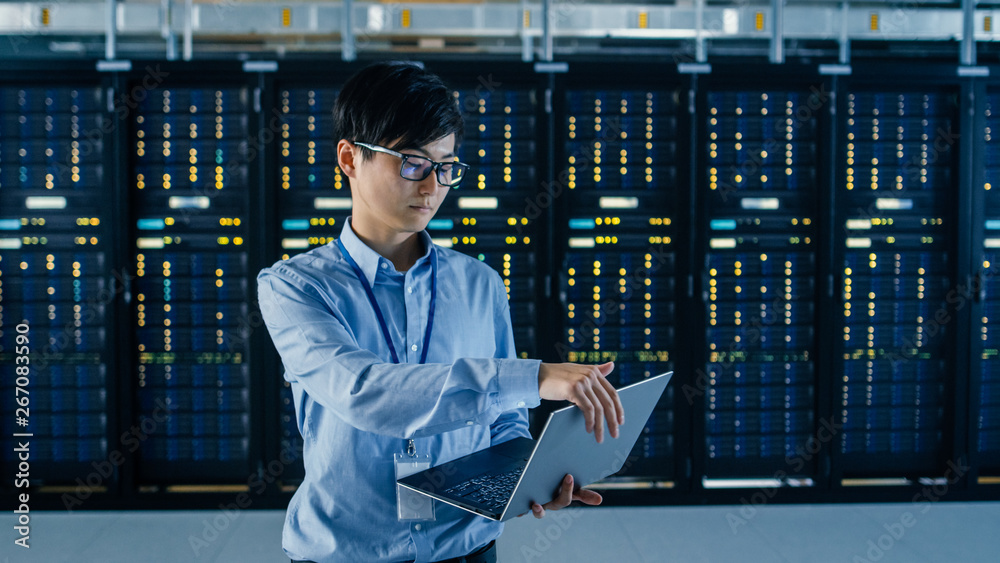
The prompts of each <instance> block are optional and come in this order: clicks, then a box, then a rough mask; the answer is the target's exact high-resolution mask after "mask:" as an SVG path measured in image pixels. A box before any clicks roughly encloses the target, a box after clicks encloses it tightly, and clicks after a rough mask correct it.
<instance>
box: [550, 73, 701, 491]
mask: <svg viewBox="0 0 1000 563" xmlns="http://www.w3.org/2000/svg"><path fill="white" fill-rule="evenodd" d="M597 72H598V71H596V70H594V69H592V68H584V69H581V71H580V73H579V74H576V75H568V76H565V77H559V79H558V81H557V82H556V83H555V84H556V85H557V89H556V90H555V91H554V92H553V94H552V98H553V104H552V106H553V114H554V116H553V127H554V134H553V136H552V138H553V147H554V149H555V162H554V167H553V169H552V170H553V172H552V174H551V176H550V178H551V180H550V182H551V183H549V184H545V186H546V187H549V190H548V191H549V192H550V193H551V194H552V196H553V197H552V201H553V203H554V205H553V209H554V211H555V213H554V225H555V229H554V235H553V236H554V238H553V249H554V260H553V262H552V264H553V266H555V265H558V268H559V269H558V277H557V278H556V279H557V281H558V284H559V286H558V291H559V293H558V295H559V305H560V311H559V312H558V314H559V318H561V320H562V323H561V325H562V326H561V331H560V333H559V334H558V335H556V338H557V343H558V344H557V346H558V348H559V357H560V360H561V361H570V362H579V363H588V364H601V363H605V362H607V361H614V362H615V368H614V371H613V372H612V373H611V375H610V376H609V379H610V380H611V381H612V382H613V383H614V384H615V385H616V386H622V385H627V384H629V383H634V382H636V381H641V380H642V379H645V378H648V377H651V376H653V375H657V374H660V373H663V372H665V371H668V370H674V372H675V376H674V379H673V382H672V383H671V384H670V385H669V386H668V387H667V389H666V391H665V393H664V396H663V397H662V398H661V400H660V402H659V404H658V406H657V407H656V408H655V409H654V412H653V414H652V416H651V417H650V419H649V420H648V421H647V423H646V426H645V427H644V428H643V431H642V434H641V435H640V437H639V441H638V442H637V444H636V446H635V447H634V448H633V450H632V451H631V452H629V453H628V454H627V455H623V456H620V457H621V458H622V459H621V460H620V461H621V465H622V469H621V470H620V471H619V472H618V473H616V475H615V477H614V478H612V479H608V480H606V481H605V482H603V483H601V484H599V485H597V486H598V487H600V488H603V489H609V490H612V491H614V490H618V491H635V490H644V489H648V488H653V489H664V490H670V489H683V488H686V487H687V479H688V477H689V473H690V464H689V463H688V453H687V440H686V438H682V439H678V438H677V436H685V434H682V433H686V432H687V431H688V426H687V424H686V420H684V419H685V418H686V415H687V409H686V408H685V407H683V406H682V403H681V398H682V396H683V395H682V393H681V391H680V389H681V385H682V384H683V382H684V381H685V377H684V375H682V374H683V372H684V370H686V369H687V368H688V363H687V362H686V361H684V360H680V361H678V359H677V357H678V354H679V353H680V352H681V351H682V350H683V349H684V346H685V341H684V337H683V336H682V335H683V334H684V332H685V331H684V330H683V326H682V324H681V319H682V318H684V317H686V316H687V315H686V312H684V309H685V303H686V302H687V299H686V297H689V294H690V292H691V291H692V289H691V286H690V279H689V277H687V276H685V275H684V273H685V271H686V270H687V267H686V266H685V261H686V260H688V257H689V256H690V253H689V248H688V244H687V243H688V242H689V239H687V238H686V237H684V236H683V233H685V232H686V231H687V229H689V228H690V225H689V222H688V221H689V217H690V214H689V213H688V212H687V210H688V206H689V204H690V201H691V195H690V190H689V187H688V186H689V185H688V178H689V177H688V175H687V174H686V167H685V164H684V163H685V161H686V159H687V157H688V152H687V151H686V150H685V146H686V144H687V142H686V135H685V132H686V131H687V130H688V125H689V120H690V117H689V115H688V112H687V111H686V110H687V107H688V104H687V103H686V102H687V100H688V89H687V88H686V87H685V86H686V85H687V80H686V77H684V76H682V75H678V74H677V73H675V72H672V71H671V70H669V69H668V68H665V67H664V68H660V69H658V72H657V76H656V78H655V79H650V78H649V76H648V74H647V72H648V68H645V67H639V66H638V65H622V66H621V67H619V72H620V74H619V78H620V80H617V81H615V83H613V84H612V83H602V82H600V81H596V80H593V79H592V77H593V76H595V75H596V74H597Z"/></svg>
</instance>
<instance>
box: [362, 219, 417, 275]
mask: <svg viewBox="0 0 1000 563" xmlns="http://www.w3.org/2000/svg"><path fill="white" fill-rule="evenodd" d="M351 229H352V230H353V231H354V234H355V235H357V236H358V238H359V239H361V242H363V243H365V244H366V245H368V248H371V249H372V250H374V251H375V252H377V253H379V254H380V255H382V256H383V257H385V258H386V259H387V260H389V261H390V262H392V265H393V266H394V267H395V268H396V271H399V272H405V271H407V270H409V269H410V268H411V267H412V266H413V264H414V263H415V262H416V261H417V260H419V259H420V257H421V256H423V254H424V248H423V244H421V242H420V233H400V232H379V230H378V229H376V228H371V227H370V226H369V225H367V224H365V223H361V224H358V223H356V222H355V219H354V218H353V217H352V218H351Z"/></svg>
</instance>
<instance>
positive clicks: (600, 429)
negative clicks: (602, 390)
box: [587, 387, 604, 444]
mask: <svg viewBox="0 0 1000 563" xmlns="http://www.w3.org/2000/svg"><path fill="white" fill-rule="evenodd" d="M587 398H588V399H590V402H591V403H593V404H594V437H595V438H597V443H598V444H600V443H601V442H603V441H604V405H602V404H601V400H600V398H599V397H598V396H597V393H596V390H595V389H594V388H593V387H591V388H590V389H587Z"/></svg>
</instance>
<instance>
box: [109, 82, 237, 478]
mask: <svg viewBox="0 0 1000 563" xmlns="http://www.w3.org/2000/svg"><path fill="white" fill-rule="evenodd" d="M248 111H249V92H248V90H247V88H245V87H239V86H221V87H216V88H212V87H205V86H204V85H198V86H187V85H183V86H179V87H162V88H157V89H154V90H151V91H150V92H149V93H148V95H147V96H145V97H144V99H143V100H142V101H141V102H140V103H139V104H138V107H137V109H136V111H135V112H134V117H133V118H132V119H131V120H130V129H129V143H128V146H129V148H130V153H131V154H130V158H129V170H128V181H129V184H130V185H129V190H130V192H131V193H132V198H133V200H134V210H135V219H134V220H135V223H134V228H135V231H134V232H135V238H134V247H133V258H134V260H135V262H134V268H135V275H136V280H135V284H134V291H133V293H134V295H133V303H132V306H133V314H134V316H133V323H134V325H133V326H134V330H135V338H136V351H135V366H134V369H135V370H136V371H135V377H136V382H135V383H136V385H135V387H136V399H137V403H138V411H139V413H140V417H149V418H154V420H155V417H156V416H157V415H159V417H160V418H162V412H164V411H166V412H169V418H168V419H167V421H166V422H165V423H163V426H162V427H161V428H160V429H158V431H157V432H155V433H151V434H150V436H149V438H148V439H146V440H145V441H143V443H142V447H141V448H140V450H139V459H138V468H137V473H138V480H139V481H141V482H146V483H150V482H169V483H185V482H202V481H208V482H218V481H220V480H221V481H226V480H236V481H245V480H246V478H247V477H246V476H247V474H248V472H249V441H250V416H251V409H250V397H249V392H250V377H249V366H250V361H251V351H250V347H249V341H248V339H247V335H246V332H245V327H246V325H247V318H248V315H249V303H250V301H251V300H250V293H249V291H250V279H251V278H250V276H251V275H252V272H250V270H249V251H248V237H249V235H250V228H251V227H250V225H249V223H248V211H249V210H248V207H249V202H250V197H249V189H250V185H249V180H248V168H249V164H248V163H249V160H250V158H251V155H250V152H249V147H248V139H249V127H248ZM157 409H159V412H157ZM207 467H211V468H212V469H211V471H210V472H208V471H206V468H207Z"/></svg>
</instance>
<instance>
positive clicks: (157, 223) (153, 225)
mask: <svg viewBox="0 0 1000 563" xmlns="http://www.w3.org/2000/svg"><path fill="white" fill-rule="evenodd" d="M136 226H137V227H138V228H139V230H140V231H162V230H163V229H165V228H166V227H167V225H166V223H164V222H163V219H139V220H138V221H136Z"/></svg>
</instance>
